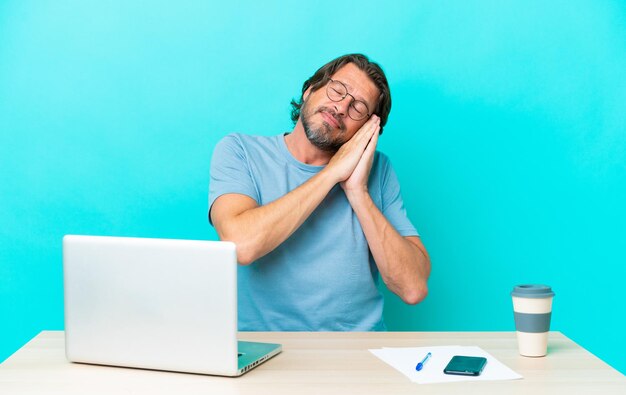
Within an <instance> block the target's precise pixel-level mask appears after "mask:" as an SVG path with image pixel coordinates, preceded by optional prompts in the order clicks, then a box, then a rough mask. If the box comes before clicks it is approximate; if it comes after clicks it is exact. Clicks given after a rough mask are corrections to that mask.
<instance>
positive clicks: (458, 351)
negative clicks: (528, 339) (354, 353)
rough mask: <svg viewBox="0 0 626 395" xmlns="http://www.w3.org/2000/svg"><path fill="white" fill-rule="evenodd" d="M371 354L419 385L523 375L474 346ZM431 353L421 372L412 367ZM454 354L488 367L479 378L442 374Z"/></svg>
mask: <svg viewBox="0 0 626 395" xmlns="http://www.w3.org/2000/svg"><path fill="white" fill-rule="evenodd" d="M369 351H370V352H371V353H372V354H374V355H375V356H377V357H378V358H380V359H381V360H383V361H384V362H386V363H387V364H389V365H391V366H392V367H394V368H395V369H397V370H398V371H400V372H401V373H402V374H404V375H405V376H407V377H408V378H409V379H410V380H411V381H413V382H415V383H419V384H432V383H452V382H458V381H485V380H515V379H521V378H522V376H521V375H519V374H517V373H515V372H514V371H513V370H511V369H509V368H508V367H507V366H506V365H504V364H503V363H501V362H500V361H498V360H497V359H496V358H494V357H493V356H491V354H489V353H488V352H486V351H485V350H483V349H482V348H480V347H476V346H435V347H412V348H387V347H385V348H378V349H372V350H369ZM429 352H430V353H431V354H432V356H431V358H430V360H428V362H427V363H426V365H424V368H423V369H422V370H421V371H419V372H418V371H416V370H415V366H416V365H417V363H418V362H420V361H421V360H422V359H424V357H425V356H426V354H428V353H429ZM455 355H465V356H472V357H485V358H487V364H486V365H485V368H484V370H483V372H482V373H481V374H480V376H457V375H450V374H444V373H443V369H444V368H445V367H446V365H447V364H448V362H450V359H452V357H453V356H455Z"/></svg>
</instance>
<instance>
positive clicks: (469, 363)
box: [443, 355, 487, 376]
mask: <svg viewBox="0 0 626 395" xmlns="http://www.w3.org/2000/svg"><path fill="white" fill-rule="evenodd" d="M486 364H487V358H484V357H466V356H463V355H455V356H453V357H452V359H451V360H450V362H448V365H447V366H446V367H445V369H443V372H444V373H445V374H460V375H462V376H480V373H481V372H482V371H483V369H484V368H485V365H486Z"/></svg>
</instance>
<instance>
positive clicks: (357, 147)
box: [324, 115, 380, 183]
mask: <svg viewBox="0 0 626 395" xmlns="http://www.w3.org/2000/svg"><path fill="white" fill-rule="evenodd" d="M379 130H380V118H378V116H376V115H372V116H371V117H370V119H368V120H367V122H365V123H364V124H363V126H361V129H359V130H358V131H357V132H356V133H355V134H354V136H352V138H351V139H350V140H348V141H347V142H346V143H345V144H344V145H342V146H341V148H339V151H337V153H336V154H335V155H334V156H333V157H332V158H331V160H330V162H328V165H327V166H326V168H325V169H324V171H325V172H328V173H329V174H331V175H332V177H333V178H334V180H335V183H339V182H342V181H345V180H347V179H348V178H349V177H350V176H351V175H352V172H354V169H355V168H356V166H357V165H358V164H359V161H360V160H361V157H362V156H363V153H364V152H365V148H367V145H368V144H369V142H370V140H371V139H372V136H374V134H375V133H378V131H379Z"/></svg>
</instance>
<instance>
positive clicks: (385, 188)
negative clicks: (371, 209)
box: [380, 155, 419, 237]
mask: <svg viewBox="0 0 626 395" xmlns="http://www.w3.org/2000/svg"><path fill="white" fill-rule="evenodd" d="M381 156H382V155H381ZM380 159H384V161H383V163H382V164H383V180H382V200H383V201H382V207H383V209H382V213H383V215H384V216H385V218H387V220H388V221H389V222H390V223H391V225H393V227H394V228H395V229H396V230H397V231H398V233H400V235H401V236H405V237H406V236H419V233H417V230H416V229H415V227H414V226H413V224H412V223H411V221H410V220H409V218H408V216H407V214H406V209H405V208H404V201H403V200H402V195H401V193H400V182H399V181H398V177H397V175H396V172H395V171H394V170H393V167H392V166H391V162H390V161H389V159H388V158H386V157H384V158H383V157H381V158H380Z"/></svg>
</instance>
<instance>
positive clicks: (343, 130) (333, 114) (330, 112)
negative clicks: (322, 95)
mask: <svg viewBox="0 0 626 395" xmlns="http://www.w3.org/2000/svg"><path fill="white" fill-rule="evenodd" d="M316 112H325V113H327V114H328V115H331V116H332V117H333V118H335V120H336V121H337V123H338V124H339V129H341V131H342V132H345V131H346V125H344V123H343V119H341V117H339V116H337V113H336V112H335V111H334V110H333V109H330V108H328V107H324V106H322V107H319V108H318V109H317V111H316Z"/></svg>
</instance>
